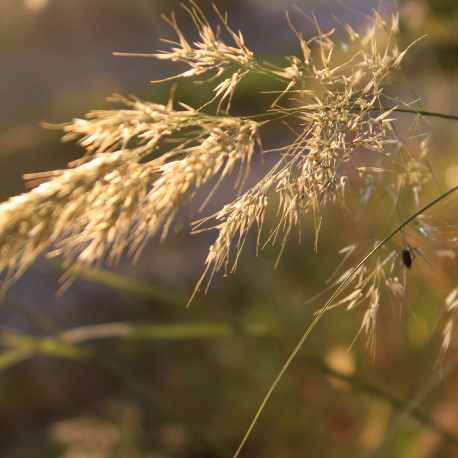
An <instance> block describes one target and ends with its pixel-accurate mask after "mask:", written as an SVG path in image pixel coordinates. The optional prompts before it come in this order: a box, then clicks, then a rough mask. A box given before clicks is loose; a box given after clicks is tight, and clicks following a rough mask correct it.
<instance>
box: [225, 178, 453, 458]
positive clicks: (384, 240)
mask: <svg viewBox="0 0 458 458" xmlns="http://www.w3.org/2000/svg"><path fill="white" fill-rule="evenodd" d="M456 190H458V186H455V187H454V188H451V189H449V190H448V191H446V192H444V193H443V194H441V195H440V196H439V197H437V198H436V199H434V200H433V201H431V202H429V203H428V204H427V205H425V206H424V207H423V208H421V209H420V210H418V211H417V212H416V213H414V214H413V215H412V216H410V217H409V218H407V219H406V220H405V221H404V222H403V223H401V224H400V225H399V226H398V227H397V228H396V229H395V230H394V231H393V232H391V234H389V235H388V236H386V237H385V238H384V239H383V240H382V241H381V242H379V243H378V244H377V245H376V246H375V248H374V249H373V250H371V251H370V253H369V254H368V255H367V256H365V257H364V259H363V260H362V261H361V262H360V263H359V264H358V265H357V266H356V267H355V268H354V269H353V270H352V271H351V272H350V275H348V277H347V278H346V279H345V280H344V281H343V282H342V283H341V284H340V285H339V287H338V288H337V289H336V290H335V291H334V293H333V294H332V296H331V297H330V298H329V299H328V301H327V302H326V304H325V305H324V307H323V308H322V309H321V310H320V311H319V313H318V314H317V315H316V317H315V319H314V320H313V321H312V323H311V324H310V326H309V327H308V328H307V330H306V331H305V333H304V335H303V336H302V337H301V339H300V340H299V343H298V344H297V345H296V347H295V348H294V350H293V351H292V353H291V355H290V356H289V358H288V359H287V361H286V363H285V364H284V366H283V367H282V369H281V370H280V372H279V373H278V375H277V378H276V379H275V380H274V382H273V383H272V385H271V386H270V388H269V391H268V392H267V394H266V395H265V397H264V399H263V400H262V402H261V405H260V406H259V408H258V410H257V412H256V415H255V416H254V418H253V420H252V422H251V424H250V426H249V427H248V430H247V432H246V433H245V436H244V437H243V439H242V442H241V443H240V445H239V447H238V449H237V450H236V452H235V454H234V458H236V457H237V456H238V455H239V454H240V452H241V450H242V448H243V446H244V445H245V442H246V441H247V439H248V437H249V436H250V434H251V431H252V430H253V428H254V426H255V425H256V423H257V421H258V419H259V417H260V415H261V413H262V411H263V410H264V407H265V406H266V404H267V401H268V400H269V399H270V396H271V395H272V393H273V391H274V390H275V388H276V387H277V385H278V383H279V382H280V380H281V378H282V377H283V375H284V373H285V372H286V370H287V369H288V367H289V366H290V364H291V362H292V361H293V359H294V357H295V356H296V355H297V353H298V352H299V350H300V349H301V348H302V346H303V345H304V342H305V341H306V339H307V337H308V336H309V335H310V333H311V332H312V330H313V328H314V327H315V326H316V324H317V323H318V321H319V320H320V319H321V317H322V316H323V315H324V313H325V312H326V310H327V309H328V308H329V307H330V305H331V303H332V302H333V301H334V299H335V298H336V297H337V296H338V295H339V293H340V292H341V291H342V290H343V289H344V288H345V287H346V286H347V285H348V283H349V282H350V280H351V279H352V278H353V277H354V275H355V274H356V272H358V270H359V268H360V267H361V266H362V265H363V264H364V263H365V262H366V261H367V260H368V259H369V258H370V257H371V256H372V255H373V254H374V253H376V252H377V251H378V250H379V248H380V247H382V246H383V245H384V244H385V243H386V242H387V241H388V240H390V239H391V238H392V237H393V236H394V235H396V234H397V233H398V232H399V231H400V230H401V229H402V228H403V227H405V226H406V225H407V224H409V223H410V222H411V221H413V220H414V219H415V218H416V217H417V216H419V215H421V214H422V213H424V212H425V211H426V210H428V209H429V208H430V207H432V206H433V205H435V204H437V203H438V202H439V201H441V200H442V199H444V198H445V197H447V196H449V195H450V194H452V193H453V192H455V191H456Z"/></svg>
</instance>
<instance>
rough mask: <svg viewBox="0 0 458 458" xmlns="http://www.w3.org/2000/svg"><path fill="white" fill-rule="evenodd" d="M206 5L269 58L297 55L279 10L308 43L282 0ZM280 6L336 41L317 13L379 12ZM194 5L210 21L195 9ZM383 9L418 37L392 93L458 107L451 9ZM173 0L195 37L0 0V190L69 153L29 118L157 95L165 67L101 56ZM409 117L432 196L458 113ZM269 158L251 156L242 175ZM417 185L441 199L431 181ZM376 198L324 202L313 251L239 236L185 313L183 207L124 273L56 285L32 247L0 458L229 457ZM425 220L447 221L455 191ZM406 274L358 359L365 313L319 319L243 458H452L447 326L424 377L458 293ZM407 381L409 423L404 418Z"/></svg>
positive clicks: (438, 4)
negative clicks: (229, 260) (237, 246)
mask: <svg viewBox="0 0 458 458" xmlns="http://www.w3.org/2000/svg"><path fill="white" fill-rule="evenodd" d="M215 3H216V5H217V6H218V8H219V9H220V10H221V11H228V13H229V20H230V24H232V26H233V28H234V29H239V28H240V29H241V30H242V32H243V34H244V37H245V40H246V43H247V45H248V47H249V48H250V49H252V50H253V51H254V52H255V53H256V54H257V55H258V56H262V58H265V59H266V60H267V59H269V60H271V61H273V62H283V60H282V59H283V56H285V55H290V54H292V53H295V52H297V42H296V39H295V36H294V34H293V33H292V32H291V30H290V29H289V26H288V24H287V21H286V19H285V14H284V11H285V9H289V11H290V14H291V17H292V18H293V19H294V23H295V25H296V26H297V27H298V28H301V29H302V30H303V33H304V36H313V35H314V29H313V27H312V25H311V24H310V22H309V21H308V20H307V19H306V18H305V17H304V16H303V15H302V14H301V13H300V12H299V11H297V10H295V9H294V8H293V6H292V3H293V2H289V1H286V0H285V1H275V0H270V1H261V0H255V1H249V0H234V1H229V0H228V1H221V0H218V1H216V2H215ZM295 3H296V5H297V6H298V7H299V8H300V9H301V10H303V11H304V12H306V13H307V14H311V13H312V12H313V13H314V14H315V16H316V18H317V20H318V22H319V24H320V26H321V27H322V29H323V30H328V29H330V28H331V27H336V28H337V30H336V36H337V37H338V36H339V34H343V30H342V28H341V27H339V25H338V23H337V22H336V20H335V19H334V17H333V16H335V17H337V18H338V19H339V21H341V22H344V23H345V22H347V23H350V24H351V25H352V27H354V28H358V27H359V26H361V25H362V24H364V23H365V21H366V18H365V15H370V14H371V10H372V8H378V9H379V10H380V11H381V13H382V14H388V15H389V14H391V12H392V11H394V8H395V5H393V4H392V3H391V2H385V3H382V4H381V6H380V5H379V2H378V1H377V2H376V1H363V0H351V1H350V0H348V1H346V2H345V5H344V4H343V3H339V2H336V1H331V0H320V1H318V0H316V1H315V0H304V1H297V2H295ZM199 5H200V6H201V7H202V8H203V9H204V10H205V11H208V18H209V19H210V20H211V22H214V23H216V17H215V15H214V13H212V10H211V5H210V2H206V1H201V2H199ZM397 7H398V8H399V10H400V13H401V33H400V43H401V45H402V46H407V45H408V44H409V43H410V42H412V41H413V40H415V39H416V38H418V37H419V36H421V35H424V34H427V37H425V38H423V40H421V41H420V42H419V43H418V44H416V45H415V46H414V47H413V48H412V49H411V50H410V51H409V53H408V55H407V56H406V58H405V61H404V67H403V68H404V74H403V75H402V80H403V81H404V82H405V81H408V91H405V93H406V97H408V98H409V100H413V99H414V98H416V97H421V100H422V102H421V104H422V107H423V108H424V109H427V110H430V111H437V112H443V113H454V114H457V113H456V105H457V101H458V100H457V98H458V97H457V68H458V4H457V2H456V1H454V0H448V1H447V0H443V1H433V0H430V1H426V0H408V1H400V2H398V5H397ZM172 10H175V11H176V12H177V15H178V18H179V21H180V23H181V24H182V25H183V30H185V31H188V32H189V33H190V34H191V35H192V34H193V33H195V32H194V31H193V30H192V28H191V27H190V24H189V21H188V20H187V18H186V15H185V14H184V12H183V11H182V10H181V9H180V7H179V5H178V2H175V1H167V2H160V1H156V0H130V1H126V0H123V1H122V0H95V1H94V0H0V200H1V201H3V200H6V199H8V198H9V197H11V196H13V195H16V194H19V193H21V192H26V191H27V189H26V187H25V185H24V182H23V180H22V175H23V174H24V173H30V172H39V171H46V170H52V169H58V168H63V167H65V166H66V164H67V163H68V162H70V161H71V160H73V159H76V158H78V157H79V156H81V154H82V153H83V151H82V149H81V148H80V147H78V146H77V145H75V144H67V143H61V142H60V136H61V134H60V132H59V130H53V129H44V128H43V127H42V126H41V123H43V122H44V123H51V124H59V123H62V122H65V121H68V120H70V119H71V118H73V117H81V116H83V115H84V114H85V113H86V112H87V111H89V110H90V109H96V108H107V107H108V104H107V103H106V101H105V98H106V97H107V96H110V95H111V94H112V93H115V92H116V93H121V94H124V95H129V94H134V95H136V96H138V97H140V98H144V99H147V100H152V101H158V102H160V103H165V102H166V101H167V99H168V97H169V91H170V87H171V84H170V83H164V84H157V85H153V84H151V83H150V81H151V80H156V79H160V78H164V77H167V76H170V75H172V74H174V73H175V72H178V70H179V67H176V66H174V65H173V64H170V63H165V62H158V61H155V60H153V59H145V58H132V57H115V56H113V55H112V53H113V52H114V51H120V52H144V53H151V52H155V51H156V50H157V49H165V47H166V45H165V44H161V43H160V41H159V38H161V37H164V38H169V39H172V38H173V33H172V31H171V30H170V29H169V28H168V27H167V25H166V24H165V23H164V22H163V21H162V20H161V19H160V14H161V13H166V14H168V13H170V11H172ZM250 84H251V86H250ZM262 84H263V83H262V82H261V81H252V82H251V83H249V84H246V85H244V86H243V87H241V90H240V92H239V94H238V96H237V98H236V99H235V100H234V110H235V111H236V112H238V113H246V114H248V113H251V114H252V113H255V112H256V109H257V108H258V107H263V106H264V103H263V101H260V100H259V97H258V96H257V95H256V90H257V89H259V87H261V86H262ZM255 89H256V90H255ZM394 90H396V89H394ZM403 90H405V87H404V89H403ZM207 94H208V93H207V89H206V88H205V87H202V86H194V85H192V84H189V83H187V82H180V86H179V88H178V91H177V95H176V98H177V99H179V100H182V101H184V102H186V103H189V104H191V105H193V106H199V105H201V104H202V103H203V102H204V101H206V100H207V97H208V96H207ZM412 121H413V120H412V117H409V116H402V117H401V119H400V121H399V129H400V130H401V131H403V130H405V132H406V135H408V132H409V127H410V126H411V123H412ZM421 128H422V129H423V130H424V131H426V132H428V133H430V135H431V142H430V146H431V154H430V157H429V161H430V164H431V167H432V169H433V170H434V173H435V175H436V176H437V179H438V181H439V183H440V184H441V186H442V187H443V189H446V187H447V186H448V187H450V186H451V185H452V184H453V183H454V180H455V177H456V175H457V167H458V165H457V156H458V155H457V149H456V145H457V140H458V138H457V137H458V133H457V131H458V130H457V129H456V124H455V122H454V121H447V120H440V119H438V118H429V119H427V120H423V121H421ZM401 136H402V133H401ZM287 142H288V131H286V130H285V129H282V128H281V126H280V127H278V128H272V129H270V130H269V132H266V134H265V137H263V144H264V146H265V147H274V146H279V145H283V144H287ZM270 163H271V162H270V159H269V158H265V161H264V162H262V161H260V160H257V161H255V163H254V166H253V170H252V178H251V179H252V180H255V179H256V176H259V174H261V173H265V170H267V168H268V166H269V164H270ZM231 192H233V190H232V187H231V185H230V184H229V185H227V187H224V188H223V189H222V192H221V193H220V194H219V195H218V196H217V197H216V201H215V203H214V204H213V205H214V207H210V209H209V210H211V209H212V208H218V206H221V205H222V204H224V203H225V202H227V196H228V193H231ZM427 192H428V191H427ZM430 192H431V194H430V195H431V198H432V197H433V196H435V195H437V189H435V188H431V191H430ZM426 196H427V194H426ZM379 198H380V199H382V201H383V196H379ZM425 202H426V200H425ZM385 204H386V202H385ZM385 206H386V213H383V211H382V209H383V210H385V207H384V205H382V206H379V205H378V204H374V205H369V206H367V207H365V208H364V209H363V210H362V211H360V212H359V216H358V219H357V221H356V223H355V220H354V216H355V215H354V214H351V215H349V214H347V213H345V212H344V211H343V210H342V209H340V208H336V207H333V208H329V209H328V210H327V211H326V214H325V215H324V224H323V229H322V231H321V235H320V242H319V247H318V253H315V252H314V250H313V245H314V229H313V221H309V222H306V223H305V226H304V228H303V231H302V241H301V244H300V245H299V244H298V243H297V237H294V236H293V237H291V240H290V241H289V242H288V244H287V246H286V249H285V252H284V254H283V257H282V259H281V262H280V263H279V265H278V267H277V269H276V270H274V264H275V260H276V256H277V254H278V247H273V248H272V247H267V248H266V249H265V250H263V252H262V253H261V254H260V255H259V256H258V257H256V255H255V239H254V238H253V239H249V241H248V243H247V247H246V248H245V250H244V253H243V255H242V257H241V259H240V261H239V266H238V269H237V272H236V273H235V274H234V275H230V276H228V277H226V278H216V279H215V281H214V282H213V283H212V285H211V287H210V289H209V292H208V294H207V295H205V296H204V295H198V296H197V298H196V300H195V301H194V302H193V303H192V305H191V306H190V307H189V308H186V303H187V300H188V298H189V296H190V294H191V293H192V291H193V287H194V284H195V282H196V281H197V279H198V278H199V277H200V274H201V272H202V268H203V262H204V260H205V257H206V252H207V250H208V246H209V245H210V244H211V243H212V240H213V236H214V234H212V233H204V234H201V235H199V236H197V235H195V236H190V235H189V227H190V226H189V223H190V221H192V217H190V216H189V212H188V211H184V212H183V215H181V218H182V221H183V229H184V230H183V231H181V232H179V233H177V234H175V235H173V236H171V237H170V238H169V239H168V240H167V241H166V242H164V243H162V244H161V243H159V241H158V240H152V241H151V243H150V244H149V245H148V247H147V248H146V250H145V251H144V253H143V254H142V256H141V257H140V259H139V261H138V263H137V264H136V265H135V266H132V263H131V259H128V258H125V259H124V260H123V261H122V262H121V264H120V265H119V266H117V267H110V268H109V270H104V271H101V272H99V273H95V272H89V273H84V272H83V275H82V276H81V277H80V278H78V279H77V280H76V281H75V282H74V283H73V284H72V285H71V286H70V288H69V289H67V290H66V291H65V293H64V294H63V295H57V294H56V293H57V291H58V289H59V286H60V284H59V277H60V275H61V273H62V271H61V270H60V267H59V264H58V263H51V262H49V261H48V260H45V259H40V260H39V261H37V262H36V263H35V265H34V266H33V267H32V268H31V269H30V270H29V271H28V272H27V273H26V274H25V275H24V276H23V277H22V278H21V280H20V281H19V282H18V283H17V284H16V285H15V286H14V287H13V288H12V289H11V290H10V291H9V292H8V293H7V295H6V296H5V297H4V298H3V300H2V301H3V302H2V303H1V304H0V333H1V334H0V343H1V345H2V347H1V348H2V354H1V355H0V369H1V372H0V456H5V457H15V458H16V457H18V458H19V457H21V458H22V457H24V458H29V457H67V458H70V457H71V458H75V457H91V458H92V457H93V458H102V457H103V458H104V457H129V458H130V457H154V458H156V457H175V456H176V457H206V456H225V453H229V454H230V453H231V452H233V451H234V450H235V448H236V447H237V445H238V443H239V441H240V439H241V438H242V436H243V434H244V433H245V431H246V428H247V427H248V425H249V422H250V421H251V419H252V417H253V415H254V413H255V411H256V409H257V408H258V406H259V404H260V402H261V400H262V398H263V397H264V395H265V394H266V392H267V389H268V388H269V386H270V384H271V383H272V381H273V379H274V378H275V376H276V375H277V373H278V371H279V370H280V368H281V367H282V366H283V364H284V362H285V361H286V359H287V357H288V356H289V353H290V352H291V351H292V349H293V348H294V346H295V344H296V343H297V341H298V340H299V338H300V337H301V335H302V333H303V332H304V331H305V329H306V327H307V326H308V324H309V323H310V322H311V320H312V315H313V312H314V311H315V310H317V309H318V308H320V306H322V304H323V303H324V301H325V300H326V298H327V295H328V294H329V292H327V293H325V294H323V295H322V296H319V298H318V299H317V300H315V301H312V302H309V301H308V300H309V299H310V298H311V297H314V296H315V295H316V294H318V293H320V292H323V291H324V290H325V289H326V287H327V284H326V279H327V278H329V277H330V275H331V274H332V273H333V272H334V270H335V268H336V267H337V265H338V264H339V262H340V258H339V256H338V254H337V253H338V251H339V250H340V249H342V248H343V247H344V246H346V245H349V244H351V243H354V242H355V241H362V240H367V239H371V238H373V237H375V236H377V235H378V234H380V232H381V231H383V229H384V225H385V224H386V221H387V220H388V218H389V214H390V208H389V205H388V204H386V205H385ZM436 213H438V214H443V213H445V216H446V220H447V221H448V223H449V224H455V225H456V224H457V223H458V222H457V218H456V214H457V213H458V212H457V206H456V200H455V204H453V202H451V203H450V202H449V203H448V204H447V205H441V206H440V207H439V208H438V209H437V211H436ZM387 215H388V216H387ZM266 225H267V224H266ZM397 243H398V244H399V246H400V244H401V243H402V242H401V241H399V240H398V241H397ZM426 248H428V247H426ZM430 248H431V249H433V248H435V247H434V246H431V247H430ZM436 248H441V247H436ZM442 248H444V247H442ZM360 254H362V252H361V253H360ZM356 260H357V259H355V261H356ZM408 276H409V278H408V288H407V293H406V298H405V301H404V302H403V303H392V302H390V301H389V300H387V301H386V302H385V303H384V304H383V307H382V309H381V311H380V314H379V322H378V326H377V349H376V353H375V356H374V357H373V356H372V355H371V353H370V352H369V350H368V349H367V347H366V340H365V338H364V336H362V337H360V338H359V339H358V340H356V342H355V343H354V345H353V346H352V347H351V350H348V349H349V347H350V345H351V343H352V341H353V339H354V337H355V335H356V334H357V332H358V330H359V327H360V323H361V319H362V316H363V313H364V310H355V311H352V312H345V310H343V309H337V310H335V311H333V312H331V313H329V314H327V315H326V316H325V318H324V319H323V320H322V322H321V323H320V324H319V326H318V327H317V328H316V329H315V330H314V332H313V333H312V335H311V336H310V338H309V340H308V341H307V342H306V344H305V346H304V348H303V350H302V351H301V352H300V354H299V355H298V357H297V359H296V360H295V362H294V363H293V365H292V366H291V367H290V369H289V370H288V371H287V373H286V375H285V377H284V379H283V380H282V382H281V383H280V385H279V386H278V388H277V389H276V391H275V392H274V394H273V397H272V399H271V401H270V402H269V404H268V406H267V408H266V409H265V411H264V413H263V415H262V416H261V418H260V421H259V423H258V424H257V426H256V428H255V429H254V431H253V433H252V435H251V437H250V439H249V441H248V443H247V445H246V449H245V451H244V454H243V456H263V457H264V456H265V457H304V456H308V457H335V456H339V457H358V456H370V455H371V454H373V453H376V454H378V456H386V457H392V456H396V457H413V456H415V457H448V456H450V457H452V456H457V455H458V447H457V444H458V439H457V437H458V409H457V406H458V390H457V387H456V377H457V373H458V372H457V370H456V369H455V365H456V363H457V361H456V359H457V358H456V357H455V354H456V351H457V349H458V341H457V339H456V338H454V339H453V341H452V344H451V347H450V349H449V351H448V353H447V354H446V355H445V359H444V360H443V362H442V364H444V366H443V372H442V373H441V374H442V378H441V379H440V380H439V379H434V377H435V376H436V375H437V373H438V372H437V371H438V368H440V364H441V363H440V362H439V366H438V365H437V364H438V357H439V355H440V349H441V332H442V328H443V325H444V298H445V296H446V295H447V293H448V292H449V291H450V290H451V289H452V288H453V287H456V286H457V285H456V282H457V280H456V278H457V269H456V265H455V267H453V263H452V262H451V260H448V259H439V260H437V259H432V260H431V265H428V263H426V262H424V261H423V260H416V261H415V262H414V268H413V269H412V270H411V271H409V272H408ZM62 330H67V331H69V330H72V331H71V332H73V334H71V332H70V334H68V335H70V336H71V338H70V339H67V341H66V342H64V341H62V340H59V339H57V340H56V339H55V338H51V339H49V336H53V335H56V334H58V333H59V332H61V331H62ZM68 335H67V337H68ZM46 337H48V340H46ZM69 341H71V342H73V343H72V344H69V343H68V342H69ZM422 390H423V394H424V396H423V397H422V398H421V400H419V401H418V403H416V404H414V405H415V408H416V409H418V410H417V411H415V415H414V416H415V417H416V418H413V417H412V416H406V417H405V418H404V417H402V416H401V417H400V414H401V413H402V412H403V411H404V410H406V409H409V408H410V407H411V406H410V404H409V403H410V402H411V401H412V400H413V399H415V396H416V395H417V394H418V393H419V392H421V391H422Z"/></svg>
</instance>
